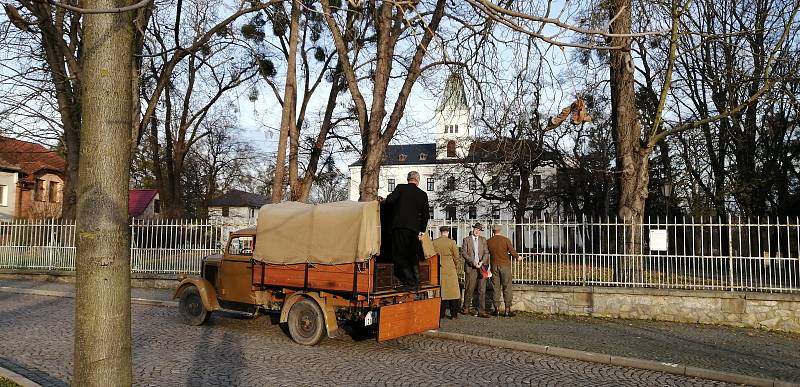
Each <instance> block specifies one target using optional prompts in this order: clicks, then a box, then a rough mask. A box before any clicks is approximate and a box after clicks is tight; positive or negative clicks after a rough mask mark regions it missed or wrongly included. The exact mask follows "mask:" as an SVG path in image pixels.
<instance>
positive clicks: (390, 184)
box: [388, 179, 394, 192]
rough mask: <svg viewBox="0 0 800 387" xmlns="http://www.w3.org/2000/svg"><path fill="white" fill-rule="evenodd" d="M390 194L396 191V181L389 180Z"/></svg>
mask: <svg viewBox="0 0 800 387" xmlns="http://www.w3.org/2000/svg"><path fill="white" fill-rule="evenodd" d="M388 188H389V192H392V191H394V179H389V187H388Z"/></svg>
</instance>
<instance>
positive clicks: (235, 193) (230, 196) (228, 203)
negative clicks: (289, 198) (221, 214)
mask: <svg viewBox="0 0 800 387" xmlns="http://www.w3.org/2000/svg"><path fill="white" fill-rule="evenodd" d="M269 202H270V199H269V198H268V197H266V196H264V195H259V194H254V193H250V192H245V191H240V190H238V189H232V190H230V191H228V192H227V193H225V194H224V195H221V196H217V197H215V198H214V199H212V200H211V203H209V206H212V207H261V206H263V205H265V204H267V203H269Z"/></svg>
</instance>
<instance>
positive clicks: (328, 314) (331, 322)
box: [280, 292, 339, 339]
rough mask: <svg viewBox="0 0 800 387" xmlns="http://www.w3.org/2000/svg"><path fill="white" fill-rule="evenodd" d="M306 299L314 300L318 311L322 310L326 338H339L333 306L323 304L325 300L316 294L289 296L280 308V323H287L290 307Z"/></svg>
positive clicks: (304, 293)
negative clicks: (326, 333)
mask: <svg viewBox="0 0 800 387" xmlns="http://www.w3.org/2000/svg"><path fill="white" fill-rule="evenodd" d="M306 298H310V299H312V300H314V301H315V302H316V303H317V304H318V305H319V307H320V309H322V314H323V315H324V317H325V328H326V330H327V331H328V337H330V338H332V339H333V338H336V337H337V336H339V323H338V322H337V321H336V311H335V310H334V309H333V305H330V304H328V303H327V302H325V299H324V298H322V297H320V296H319V294H317V293H312V292H297V293H294V294H292V295H291V296H289V298H287V299H286V301H284V303H283V307H282V308H281V319H280V322H282V323H285V322H287V321H289V310H291V309H292V305H294V304H295V303H297V302H298V301H301V300H303V299H306Z"/></svg>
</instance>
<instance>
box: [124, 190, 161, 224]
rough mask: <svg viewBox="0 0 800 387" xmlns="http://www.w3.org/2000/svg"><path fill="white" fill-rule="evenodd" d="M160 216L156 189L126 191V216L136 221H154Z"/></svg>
mask: <svg viewBox="0 0 800 387" xmlns="http://www.w3.org/2000/svg"><path fill="white" fill-rule="evenodd" d="M160 214H161V201H160V200H159V197H158V190H157V189H132V190H129V191H128V216H130V217H132V218H136V219H154V218H158V217H159V216H160Z"/></svg>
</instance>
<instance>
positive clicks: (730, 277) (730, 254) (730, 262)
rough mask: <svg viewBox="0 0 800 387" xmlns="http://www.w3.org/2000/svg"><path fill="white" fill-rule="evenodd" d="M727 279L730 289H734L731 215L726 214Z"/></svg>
mask: <svg viewBox="0 0 800 387" xmlns="http://www.w3.org/2000/svg"><path fill="white" fill-rule="evenodd" d="M728 281H730V283H731V291H734V284H733V240H732V235H731V216H730V215H728Z"/></svg>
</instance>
